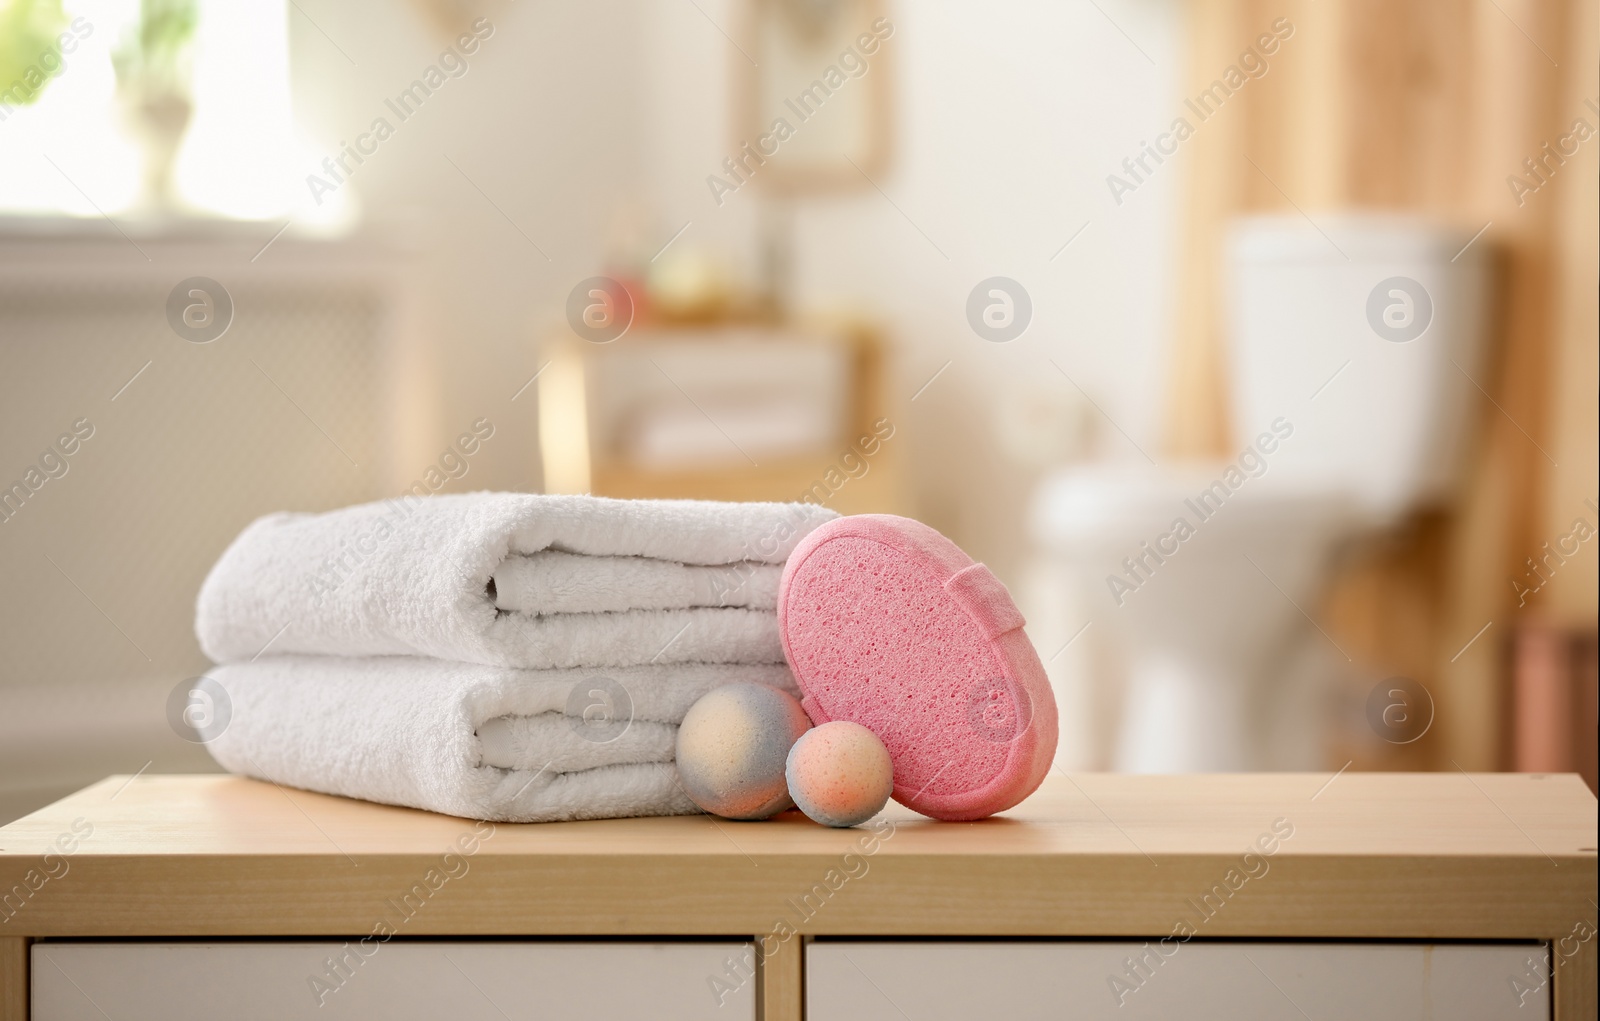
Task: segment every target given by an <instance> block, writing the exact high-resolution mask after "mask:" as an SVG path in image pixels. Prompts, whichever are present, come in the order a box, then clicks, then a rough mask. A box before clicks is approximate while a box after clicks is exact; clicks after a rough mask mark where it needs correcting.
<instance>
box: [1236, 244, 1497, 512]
mask: <svg viewBox="0 0 1600 1021" xmlns="http://www.w3.org/2000/svg"><path fill="white" fill-rule="evenodd" d="M1487 250H1488V244H1487V242H1486V241H1485V240H1484V239H1483V238H1481V237H1480V238H1477V239H1476V240H1475V241H1474V240H1473V236H1472V232H1471V231H1460V230H1456V229H1453V228H1448V227H1441V226H1439V225H1435V224H1429V223H1426V222H1422V221H1418V220H1413V219H1405V218H1399V217H1389V216H1371V215H1321V214H1319V215H1318V216H1317V217H1316V219H1315V223H1312V222H1310V221H1309V220H1307V219H1306V218H1305V217H1304V216H1301V215H1298V214H1295V215H1292V216H1271V217H1251V218H1246V219H1242V220H1239V221H1236V222H1235V223H1234V224H1233V225H1232V228H1231V230H1230V231H1229V234H1228V239H1227V250H1226V251H1227V255H1226V274H1225V276H1226V288H1227V292H1226V313H1225V314H1226V319H1225V323H1226V329H1227V334H1226V339H1227V349H1228V364H1229V373H1230V383H1231V386H1232V393H1231V398H1232V409H1233V414H1232V420H1233V427H1234V437H1235V439H1236V440H1237V441H1238V446H1239V447H1240V449H1241V450H1242V449H1243V448H1244V447H1245V446H1246V445H1249V444H1251V443H1252V442H1253V441H1254V438H1255V437H1257V436H1259V435H1260V434H1262V433H1263V432H1269V431H1270V430H1271V429H1272V427H1273V424H1274V423H1275V422H1277V423H1278V433H1279V435H1282V434H1283V433H1284V432H1288V435H1287V437H1286V438H1283V439H1281V440H1278V441H1276V442H1275V443H1272V444H1270V445H1272V446H1274V447H1275V449H1274V450H1273V451H1272V452H1271V453H1270V455H1268V456H1267V457H1266V460H1267V463H1268V465H1269V468H1268V470H1269V471H1270V472H1271V473H1272V474H1275V475H1277V476H1278V479H1277V481H1278V482H1280V483H1288V484H1291V485H1296V486H1305V487H1308V488H1312V489H1316V490H1326V491H1328V492H1329V494H1330V496H1337V497H1341V498H1343V499H1345V500H1347V501H1348V502H1349V503H1351V504H1352V505H1353V506H1354V507H1355V508H1357V509H1358V510H1360V511H1362V512H1364V513H1365V514H1366V515H1367V516H1369V517H1371V518H1373V519H1375V523H1384V522H1391V521H1393V520H1395V519H1397V518H1398V517H1399V516H1400V515H1402V514H1403V513H1405V512H1406V511H1408V510H1410V509H1412V508H1417V507H1422V506H1426V505H1429V504H1434V503H1439V502H1442V501H1443V500H1444V499H1446V498H1447V497H1448V496H1449V495H1450V492H1451V490H1452V488H1453V487H1454V486H1455V485H1456V483H1457V481H1458V480H1459V477H1460V475H1461V471H1462V468H1463V462H1464V459H1465V454H1466V447H1467V444H1468V442H1469V441H1470V437H1471V432H1472V430H1471V428H1470V425H1471V422H1472V421H1473V420H1474V419H1475V417H1476V413H1477V412H1478V411H1479V410H1480V408H1481V407H1483V406H1490V407H1492V405H1489V402H1488V399H1487V398H1486V396H1485V395H1484V393H1482V392H1481V391H1480V390H1479V389H1478V385H1479V384H1481V385H1482V386H1483V388H1484V389H1490V381H1489V380H1488V379H1486V378H1485V376H1484V372H1483V362H1484V348H1485V340H1486V335H1487V330H1488V323H1489V313H1490V304H1489V264H1490V263H1489V259H1488V258H1487ZM1280 419H1281V420H1282V421H1281V422H1279V420H1280ZM1291 430H1292V431H1291ZM1263 452H1264V451H1263Z"/></svg>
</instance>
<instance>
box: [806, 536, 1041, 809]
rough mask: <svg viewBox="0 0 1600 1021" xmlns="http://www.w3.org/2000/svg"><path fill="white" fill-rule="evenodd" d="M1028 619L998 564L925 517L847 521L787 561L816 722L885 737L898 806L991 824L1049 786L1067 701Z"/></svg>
mask: <svg viewBox="0 0 1600 1021" xmlns="http://www.w3.org/2000/svg"><path fill="white" fill-rule="evenodd" d="M1022 625H1023V620H1022V614H1021V613H1019V612H1018V611H1017V608H1016V604H1014V603H1013V602H1012V601H1011V595H1010V593H1008V592H1007V591H1006V588H1005V586H1004V585H1002V584H1001V583H1000V581H999V579H997V578H996V577H995V576H994V575H993V574H992V573H990V571H989V569H988V568H987V567H984V566H983V565H982V564H977V563H974V562H973V561H972V559H971V558H970V557H968V556H967V555H966V554H965V553H963V552H961V550H960V549H959V548H958V547H957V546H956V545H955V544H954V543H952V542H951V541H950V540H949V539H946V538H945V537H944V536H942V535H940V534H939V533H938V532H936V531H934V530H933V529H932V528H929V527H928V526H927V525H924V524H922V523H921V522H919V521H913V520H911V519H909V518H902V517H896V516H894V515H890V514H863V515H858V516H855V517H847V518H838V519H836V520H834V521H830V522H828V523H827V524H825V525H823V526H822V527H820V528H818V529H817V530H816V531H814V532H812V533H811V534H809V535H808V536H806V538H805V539H803V540H802V541H801V542H800V545H799V546H798V547H797V548H796V549H795V551H794V553H793V555H791V556H790V557H789V562H788V564H787V565H786V566H785V567H784V571H783V582H782V587H781V588H780V589H779V592H778V627H779V633H780V634H781V636H782V639H783V651H784V655H785V656H786V657H787V658H788V660H789V666H790V668H791V669H792V670H793V671H794V675H795V679H796V681H798V682H799V685H800V690H801V691H802V692H803V693H804V696H805V697H804V698H803V699H801V705H802V706H803V707H804V708H805V710H806V713H807V715H809V716H810V717H811V720H812V722H813V723H816V724H819V725H820V724H823V723H827V722H828V721H830V720H849V721H851V722H853V723H859V724H861V725H862V726H864V727H866V728H867V729H869V730H871V731H872V732H873V733H874V734H877V735H878V737H879V738H880V739H881V740H882V741H883V743H884V745H885V746H886V747H887V748H888V749H889V755H890V757H891V759H892V760H893V763H894V799H895V800H896V801H898V802H900V803H901V804H902V805H905V806H906V807H907V808H911V809H914V810H916V811H918V812H921V813H923V814H924V815H930V816H933V817H934V818H937V819H981V818H983V817H985V816H988V815H993V814H994V813H995V812H999V811H1003V810H1005V809H1007V808H1010V807H1011V806H1013V805H1015V804H1017V803H1018V802H1019V801H1021V800H1022V799H1023V798H1025V797H1027V796H1028V795H1029V794H1031V793H1033V791H1034V790H1035V789H1036V788H1038V786H1039V784H1040V782H1041V781H1043V780H1044V775H1045V773H1046V772H1047V771H1048V770H1049V769H1050V762H1051V760H1052V758H1053V757H1054V756H1055V749H1056V705H1055V698H1054V696H1053V695H1052V694H1051V692H1050V684H1049V681H1048V680H1047V679H1046V678H1045V673H1044V666H1043V664H1041V663H1040V662H1039V655H1038V653H1036V652H1035V651H1034V649H1033V644H1032V643H1031V642H1029V641H1028V636H1027V635H1026V634H1025V633H1024V632H1023V630H1022Z"/></svg>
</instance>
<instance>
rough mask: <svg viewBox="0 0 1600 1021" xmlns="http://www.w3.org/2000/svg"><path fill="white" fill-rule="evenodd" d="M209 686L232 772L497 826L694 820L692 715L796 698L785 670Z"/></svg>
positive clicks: (397, 669)
mask: <svg viewBox="0 0 1600 1021" xmlns="http://www.w3.org/2000/svg"><path fill="white" fill-rule="evenodd" d="M208 676H209V677H211V678H212V679H213V680H215V681H216V682H217V683H218V684H219V685H220V686H221V688H222V690H223V691H224V692H225V693H226V695H227V704H228V707H229V709H228V712H227V713H226V714H219V715H218V716H217V721H218V724H217V725H218V727H219V728H220V729H219V732H217V733H215V734H212V735H208V740H207V742H206V745H207V747H208V748H209V750H210V751H211V754H212V756H213V757H215V758H216V760H217V762H219V763H220V764H221V765H222V766H223V767H224V768H226V769H228V770H230V771H232V772H235V773H243V774H246V775H249V776H255V777H259V778H261V779H265V780H271V781H273V782H276V783H281V784H285V785H287V786H290V787H301V788H304V789H306V790H313V791H321V792H323V793H327V794H339V795H344V796H346V797H353V798H361V799H364V800H367V801H377V802H382V803H384V804H392V805H406V806H410V807H413V808H423V809H428V810H430V811H434V812H444V813H447V814H450V815H459V816H465V817H467V818H473V819H492V820H495V821H497V822H549V821H554V820H561V819H602V818H611V817H616V816H634V815H682V814H688V813H693V812H698V811H699V809H698V808H696V807H695V805H694V803H693V802H691V801H690V800H689V799H688V797H687V795H685V794H684V793H683V790H682V788H681V786H680V785H679V784H678V781H677V771H676V769H675V767H674V766H673V763H672V758H673V745H674V742H675V740H676V732H677V724H678V723H679V722H680V721H681V720H682V719H683V715H684V713H686V712H688V710H689V707H690V706H691V705H693V704H694V702H695V700H696V699H698V698H699V697H700V696H701V695H703V694H705V693H706V692H707V691H710V690H711V689H712V688H715V687H717V686H719V685H722V684H728V683H731V682H733V681H737V680H752V681H760V682H762V683H765V684H771V685H773V686H774V687H780V688H783V689H785V690H787V691H789V692H791V693H794V692H795V690H796V689H795V686H794V679H793V677H792V676H791V675H790V674H789V671H788V669H787V668H786V667H783V666H778V665H733V664H690V665H681V666H633V667H621V668H618V669H614V670H605V671H599V670H548V671H535V670H513V669H506V668H503V667H489V666H482V665H474V664H465V663H447V662H442V661H438V660H428V659H421V658H417V657H407V656H395V657H387V658H374V659H347V658H339V657H320V656H264V657H262V658H261V659H259V660H256V661H255V662H253V663H234V664H229V665H225V666H220V667H216V668H213V669H212V670H211V671H210V673H209V674H208ZM586 717H587V719H586Z"/></svg>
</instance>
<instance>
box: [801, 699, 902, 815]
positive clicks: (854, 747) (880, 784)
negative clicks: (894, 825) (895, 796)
mask: <svg viewBox="0 0 1600 1021" xmlns="http://www.w3.org/2000/svg"><path fill="white" fill-rule="evenodd" d="M785 773H786V775H787V776H788V778H789V796H790V797H792V798H794V803H795V805H797V806H798V807H799V809H800V811H802V812H804V813H805V814H806V816H807V817H809V818H810V819H812V820H813V821H815V822H819V823H821V824H822V825H824V826H856V825H859V824H861V823H864V822H866V821H867V820H868V819H871V818H872V817H873V816H875V815H877V814H878V813H879V812H881V811H883V806H884V805H885V804H887V803H888V801H889V795H890V793H892V792H893V791H894V766H893V765H892V764H891V763H890V760H889V749H887V748H885V747H884V746H883V742H882V741H880V740H878V735H876V734H874V733H873V732H872V731H870V730H868V729H867V728H866V727H863V726H862V725H861V724H859V723H851V722H849V721H848V720H834V721H833V722H832V723H824V724H823V725H822V726H820V727H816V728H813V729H812V730H809V731H807V732H806V734H805V735H804V736H803V737H801V738H800V740H798V741H796V742H795V743H794V747H793V748H791V749H790V750H789V764H788V767H787V768H786V769H785Z"/></svg>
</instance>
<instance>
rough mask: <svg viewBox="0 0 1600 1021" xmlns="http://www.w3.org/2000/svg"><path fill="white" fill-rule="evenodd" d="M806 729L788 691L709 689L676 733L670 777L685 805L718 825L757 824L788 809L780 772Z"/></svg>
mask: <svg viewBox="0 0 1600 1021" xmlns="http://www.w3.org/2000/svg"><path fill="white" fill-rule="evenodd" d="M810 727H811V720H810V719H808V718H807V717H806V711H805V710H804V709H802V708H800V703H799V702H798V701H796V700H795V697H794V696H793V695H790V694H789V693H788V692H784V691H779V690H778V689H777V688H771V687H768V686H767V685H765V684H757V683H755V682H753V681H740V682H737V683H734V684H725V685H723V686H722V687H720V688H713V689H712V690H711V691H708V692H706V693H705V694H704V695H702V696H701V697H700V700H699V701H698V702H696V703H695V704H694V705H692V706H690V707H689V712H688V714H687V715H685V716H684V718H683V723H682V724H680V725H679V726H678V777H679V779H681V780H682V781H683V789H684V791H685V792H686V793H687V794H688V795H689V797H690V799H691V800H693V801H694V803H695V804H697V805H699V806H700V807H701V808H703V809H705V810H706V811H707V812H710V813H711V814H712V815H720V816H722V817H723V818H724V819H765V818H767V817H768V816H773V815H777V814H778V813H779V812H782V811H783V810H784V809H786V808H789V807H791V806H792V805H793V802H791V801H790V800H789V788H788V783H787V781H786V779H785V777H784V766H785V764H786V763H787V762H788V758H789V749H790V748H792V747H793V746H794V743H795V741H796V740H798V739H799V737H800V735H801V734H804V733H805V732H806V731H807V730H808V729H810Z"/></svg>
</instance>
